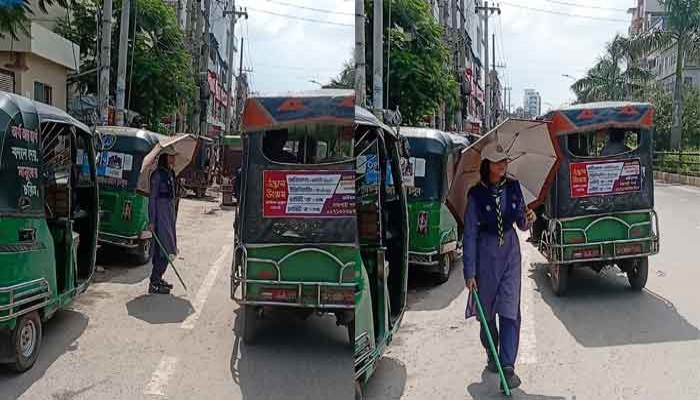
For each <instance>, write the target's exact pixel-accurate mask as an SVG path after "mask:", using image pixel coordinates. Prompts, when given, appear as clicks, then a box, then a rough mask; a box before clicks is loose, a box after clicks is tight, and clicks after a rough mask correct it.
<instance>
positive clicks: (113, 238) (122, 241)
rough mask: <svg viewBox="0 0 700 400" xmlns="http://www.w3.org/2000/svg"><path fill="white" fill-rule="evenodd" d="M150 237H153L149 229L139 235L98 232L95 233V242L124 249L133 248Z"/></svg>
mask: <svg viewBox="0 0 700 400" xmlns="http://www.w3.org/2000/svg"><path fill="white" fill-rule="evenodd" d="M151 237H153V234H152V233H151V232H149V231H143V232H141V234H140V235H134V236H123V235H115V234H113V233H104V232H100V233H98V234H97V242H98V243H100V244H109V245H112V246H118V247H122V248H125V249H135V248H137V247H139V244H140V242H141V241H143V240H146V239H150V238H151Z"/></svg>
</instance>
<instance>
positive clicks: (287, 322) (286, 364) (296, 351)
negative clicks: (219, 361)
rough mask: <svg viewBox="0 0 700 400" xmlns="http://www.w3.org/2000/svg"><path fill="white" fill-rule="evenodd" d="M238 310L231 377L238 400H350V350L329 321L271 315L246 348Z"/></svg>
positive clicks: (282, 313)
mask: <svg viewBox="0 0 700 400" xmlns="http://www.w3.org/2000/svg"><path fill="white" fill-rule="evenodd" d="M239 311H240V309H238V310H236V321H235V326H234V334H235V335H234V345H233V352H232V354H231V376H232V378H233V381H234V382H235V383H236V385H238V386H239V387H240V389H241V395H242V397H241V400H277V399H280V398H284V399H285V400H307V399H338V400H346V399H347V400H351V399H353V397H354V393H355V392H354V382H353V380H352V375H353V368H354V364H353V356H352V347H351V346H350V344H349V343H348V340H347V333H346V330H345V329H344V328H343V327H337V326H335V318H334V317H332V316H331V317H329V316H325V317H318V316H315V315H312V316H310V317H309V318H308V319H306V320H301V319H298V318H297V317H296V316H295V315H293V314H291V313H289V312H285V311H284V310H274V311H273V312H274V314H273V312H271V313H270V315H268V316H267V317H266V320H264V321H262V322H263V323H262V324H261V325H260V326H259V329H258V332H259V336H258V340H257V342H256V344H255V345H254V346H249V345H246V344H245V343H243V340H242V338H241V336H240V334H239V332H241V322H240V319H241V318H240V316H241V313H240V312H239ZM282 393H283V394H284V395H283V396H281V394H282Z"/></svg>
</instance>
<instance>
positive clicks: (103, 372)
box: [0, 200, 353, 400]
mask: <svg viewBox="0 0 700 400" xmlns="http://www.w3.org/2000/svg"><path fill="white" fill-rule="evenodd" d="M180 214H181V215H180V218H179V220H178V232H179V235H178V236H179V238H178V241H179V247H180V251H181V256H180V258H179V259H178V260H177V261H176V266H177V267H178V268H179V270H180V272H181V274H182V275H183V278H184V279H185V281H186V282H187V284H188V287H189V291H188V292H185V291H184V290H183V289H182V287H180V286H179V285H177V283H176V281H177V280H176V277H175V276H174V275H173V273H172V271H169V272H168V273H167V274H166V279H168V280H169V281H170V282H172V283H174V284H176V286H175V290H174V293H173V295H172V296H156V295H153V296H147V295H146V294H145V293H146V288H147V281H148V275H149V273H150V265H145V266H128V265H125V263H124V257H123V256H120V255H119V254H101V256H100V260H99V263H100V264H101V265H102V266H103V267H104V268H105V271H104V272H101V273H99V274H98V276H97V283H95V284H93V285H92V286H91V287H90V288H89V289H88V291H87V292H86V293H85V294H84V295H83V296H81V297H80V298H79V299H78V300H77V301H76V303H75V304H74V305H73V307H71V309H70V310H66V311H62V312H60V313H58V314H57V315H56V317H55V318H54V319H53V320H51V321H50V322H49V323H48V324H46V326H45V336H44V341H43V348H42V352H41V354H40V357H39V360H38V361H37V363H36V365H35V367H34V368H33V369H32V370H30V371H29V372H27V373H25V374H23V375H13V374H11V373H9V372H7V371H6V370H0V399H2V400H10V399H18V398H19V399H22V400H87V399H90V400H108V399H110V400H111V399H115V400H116V399H119V400H141V399H145V400H148V399H177V400H193V399H207V400H218V399H222V400H268V399H275V400H277V399H289V400H294V399H298V400H301V399H339V400H344V399H350V398H352V393H353V383H352V378H351V376H352V368H353V366H352V365H353V364H352V351H351V348H350V346H349V345H348V343H347V336H346V332H345V330H344V328H342V327H337V326H336V325H335V319H334V318H320V317H315V316H312V317H310V318H309V320H307V321H304V322H301V321H297V320H296V319H295V318H293V317H291V316H288V315H280V316H279V320H278V321H276V322H274V323H272V322H269V323H268V324H267V325H266V326H265V327H264V328H263V337H262V338H261V343H260V344H259V345H258V346H254V347H248V346H246V345H244V344H243V343H242V342H241V341H240V340H239V338H238V336H237V335H236V332H237V311H238V307H237V306H236V304H235V302H233V301H231V300H230V299H229V273H230V265H231V257H232V249H231V245H232V242H233V240H232V236H231V232H232V223H233V212H231V211H227V210H221V209H219V207H218V206H217V203H216V202H214V201H213V200H211V201H194V200H184V201H183V202H182V203H181V205H180Z"/></svg>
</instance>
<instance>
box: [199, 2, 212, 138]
mask: <svg viewBox="0 0 700 400" xmlns="http://www.w3.org/2000/svg"><path fill="white" fill-rule="evenodd" d="M210 18H211V0H204V32H202V49H201V52H200V57H201V60H200V61H199V103H200V106H199V107H200V110H199V112H200V114H199V124H200V128H199V134H200V135H204V136H206V135H207V133H208V132H209V121H208V116H209V114H208V111H207V108H208V106H209V97H210V96H211V94H210V91H209V41H210V40H209V30H210V29H211V28H210V26H209V19H210Z"/></svg>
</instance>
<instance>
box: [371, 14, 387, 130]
mask: <svg viewBox="0 0 700 400" xmlns="http://www.w3.org/2000/svg"><path fill="white" fill-rule="evenodd" d="M373 35H374V38H373V42H372V45H373V49H372V59H373V64H374V65H373V68H372V70H373V73H372V106H373V107H374V112H375V114H377V115H378V116H381V111H382V109H384V101H383V100H384V1H383V0H374V29H373Z"/></svg>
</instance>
